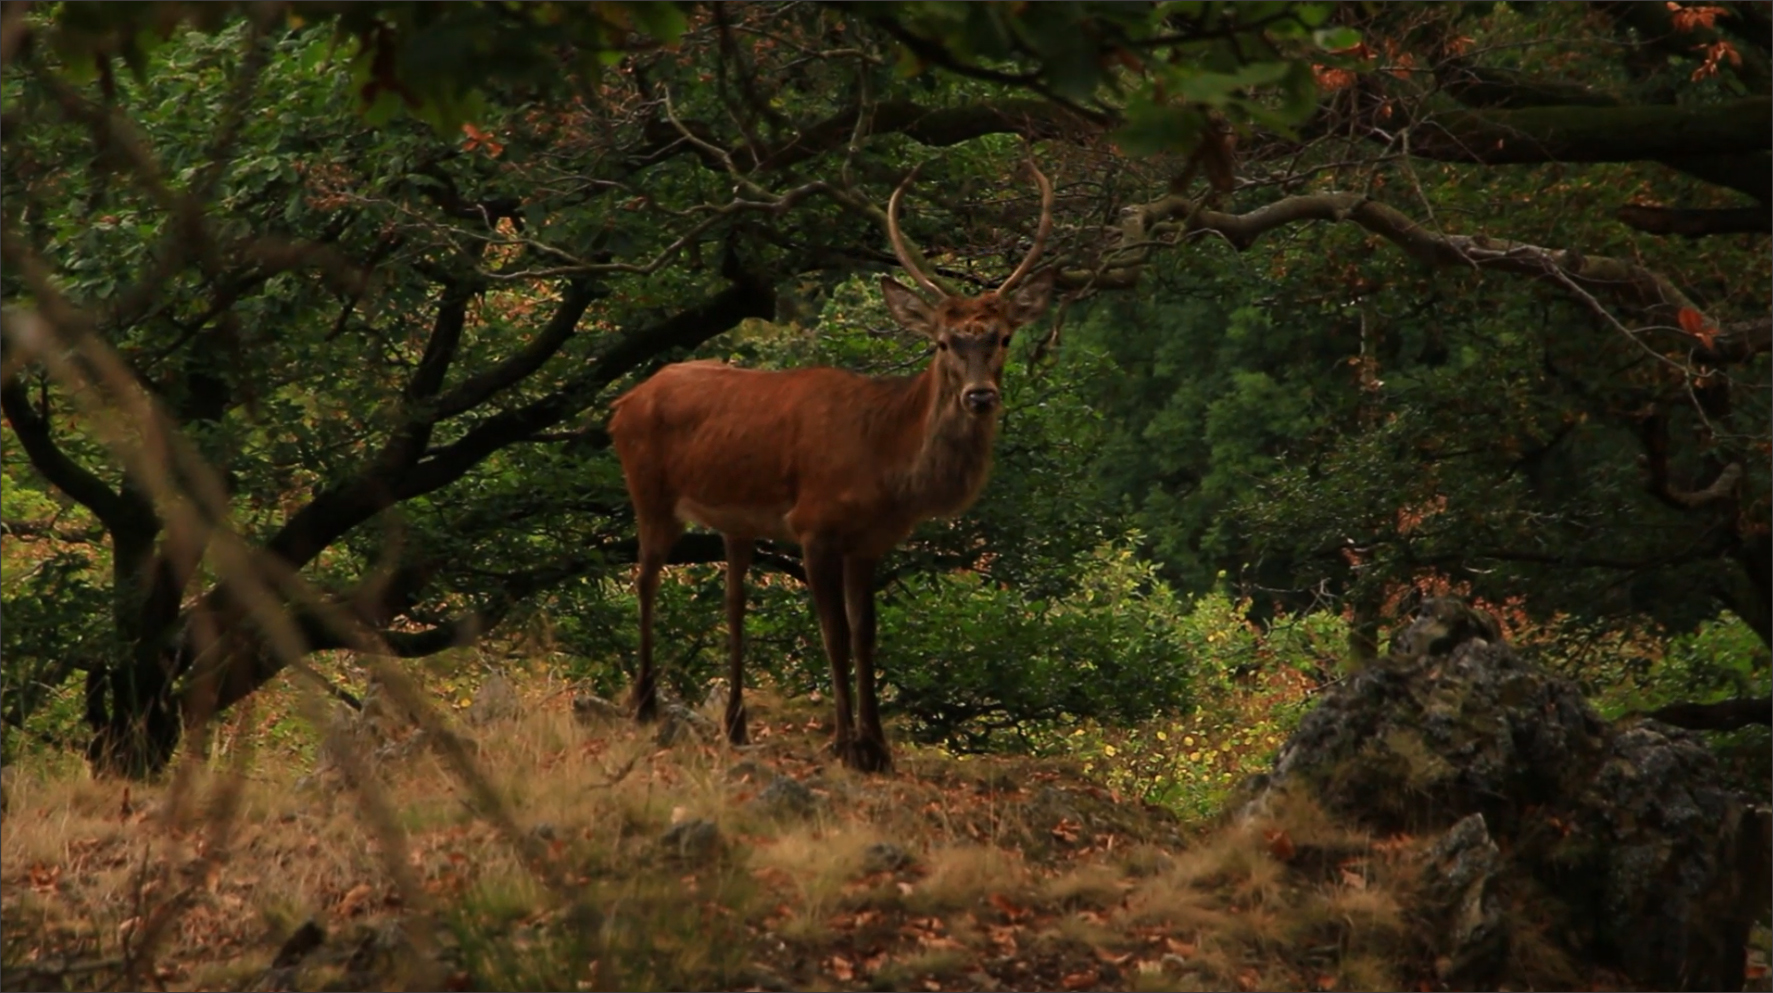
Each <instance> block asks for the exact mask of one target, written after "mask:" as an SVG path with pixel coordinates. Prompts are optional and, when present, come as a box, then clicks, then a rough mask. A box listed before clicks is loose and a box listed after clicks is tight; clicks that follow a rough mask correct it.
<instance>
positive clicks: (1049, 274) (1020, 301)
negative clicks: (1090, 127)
mask: <svg viewBox="0 0 1773 993" xmlns="http://www.w3.org/2000/svg"><path fill="white" fill-rule="evenodd" d="M1028 168H1029V171H1031V172H1033V173H1034V179H1035V182H1037V183H1038V184H1040V227H1039V228H1038V229H1037V230H1036V231H1035V234H1034V245H1033V247H1032V248H1030V249H1029V251H1028V255H1027V257H1025V258H1024V259H1023V260H1022V264H1021V265H1019V266H1017V267H1016V271H1014V272H1012V273H1010V275H1009V278H1008V279H1005V280H1004V281H1003V283H1001V284H1000V285H999V286H998V287H997V289H995V290H991V291H989V292H987V293H983V294H980V295H979V296H976V297H966V296H957V295H955V294H952V293H948V292H946V291H944V290H943V289H942V288H941V287H940V286H938V285H937V284H936V282H935V280H933V279H931V278H930V277H929V275H928V274H926V273H925V272H924V271H923V270H922V269H921V268H920V267H919V266H918V264H917V261H916V258H915V256H914V255H913V254H912V252H911V250H910V248H909V247H908V246H907V244H906V241H905V236H904V234H903V233H902V232H901V231H900V230H899V201H900V199H902V198H903V197H904V195H905V190H906V189H907V188H908V187H909V186H910V185H911V183H912V181H913V180H914V179H916V178H917V170H915V169H913V170H912V172H911V175H909V176H907V177H905V181H904V182H903V183H900V184H899V187H898V189H896V190H894V191H893V196H892V199H891V200H889V201H887V235H888V237H889V238H890V239H891V240H892V243H893V253H894V254H895V255H897V256H898V257H899V265H900V266H902V267H904V269H905V271H906V273H908V274H910V276H911V277H912V279H914V280H916V281H917V284H918V285H919V286H921V287H923V288H924V290H925V291H927V292H928V293H930V294H931V295H932V296H933V297H934V298H935V300H934V302H931V301H930V300H928V299H925V298H924V297H922V296H920V295H918V293H917V292H916V291H915V290H912V289H911V288H910V287H907V286H904V285H902V284H901V283H899V282H898V281H897V280H895V279H893V278H892V277H891V276H882V277H881V280H880V288H881V292H882V293H883V294H885V296H886V304H887V309H888V310H889V311H891V312H892V315H893V319H894V320H896V321H898V322H899V324H900V325H901V326H903V327H904V328H905V329H906V330H909V331H914V332H916V333H918V334H921V335H923V336H925V337H927V338H929V339H930V340H931V341H933V342H935V345H936V357H935V360H934V362H933V363H932V366H931V368H932V369H934V370H935V371H936V374H937V376H938V377H939V379H940V382H941V384H942V390H941V395H942V397H943V398H944V399H945V400H946V399H950V398H952V400H953V401H954V402H957V403H959V404H960V406H961V408H962V409H963V410H964V411H965V412H966V413H968V414H971V415H974V416H981V417H983V416H990V415H993V414H995V413H996V412H997V410H998V407H999V405H1000V403H1001V396H1002V393H1001V383H1002V380H1003V364H1004V359H1005V358H1006V357H1007V355H1008V353H1009V347H1010V339H1011V336H1012V335H1014V334H1015V332H1016V329H1017V328H1019V327H1021V326H1022V325H1024V324H1027V323H1028V322H1029V321H1031V320H1033V319H1034V318H1036V317H1038V316H1040V314H1041V313H1042V312H1043V311H1045V310H1046V309H1047V302H1048V300H1049V299H1050V298H1051V297H1052V293H1053V277H1054V274H1055V273H1054V270H1052V269H1046V270H1043V271H1041V272H1040V273H1038V274H1036V275H1034V276H1032V277H1029V275H1028V273H1029V270H1031V269H1033V268H1034V264H1035V262H1036V261H1037V260H1038V259H1039V258H1040V253H1041V250H1042V249H1043V248H1045V247H1046V241H1047V235H1048V234H1049V233H1050V232H1051V231H1052V229H1053V184H1052V183H1051V182H1049V181H1048V180H1047V177H1046V176H1045V175H1044V174H1042V173H1041V171H1040V169H1038V168H1037V167H1036V166H1035V165H1034V160H1033V159H1030V160H1029V161H1028Z"/></svg>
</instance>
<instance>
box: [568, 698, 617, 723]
mask: <svg viewBox="0 0 1773 993" xmlns="http://www.w3.org/2000/svg"><path fill="white" fill-rule="evenodd" d="M628 716H629V715H628V712H627V711H626V710H624V709H623V708H622V707H621V705H620V704H615V703H611V702H610V701H608V700H605V699H604V698H603V697H600V696H598V695H597V694H595V693H575V694H573V720H575V721H577V722H579V723H580V724H584V725H592V724H606V723H609V722H611V721H618V720H623V719H626V718H627V717H628Z"/></svg>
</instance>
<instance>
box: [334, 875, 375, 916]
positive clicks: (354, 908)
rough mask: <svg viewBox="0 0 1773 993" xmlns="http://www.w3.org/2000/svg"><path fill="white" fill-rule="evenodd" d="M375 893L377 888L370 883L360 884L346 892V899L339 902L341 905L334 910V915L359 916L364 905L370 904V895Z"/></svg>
mask: <svg viewBox="0 0 1773 993" xmlns="http://www.w3.org/2000/svg"><path fill="white" fill-rule="evenodd" d="M374 892H375V887H373V886H371V885H369V884H368V883H358V884H357V885H356V886H353V887H351V889H350V890H349V891H348V892H346V894H345V896H344V898H343V899H341V900H340V901H339V905H338V906H337V907H336V908H334V909H333V913H335V914H337V915H338V916H340V917H355V916H357V914H358V912H360V911H361V910H363V905H364V904H366V903H368V902H369V897H370V894H372V893H374Z"/></svg>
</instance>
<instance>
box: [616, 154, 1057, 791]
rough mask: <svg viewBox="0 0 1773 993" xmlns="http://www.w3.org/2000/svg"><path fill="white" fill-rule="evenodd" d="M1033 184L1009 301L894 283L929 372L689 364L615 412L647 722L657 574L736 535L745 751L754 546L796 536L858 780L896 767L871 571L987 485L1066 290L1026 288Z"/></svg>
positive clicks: (843, 741) (733, 726) (889, 290)
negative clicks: (930, 345) (1009, 404)
mask: <svg viewBox="0 0 1773 993" xmlns="http://www.w3.org/2000/svg"><path fill="white" fill-rule="evenodd" d="M1035 175H1036V178H1037V179H1038V180H1039V182H1040V185H1041V193H1042V220H1041V228H1040V231H1039V233H1038V234H1037V235H1036V238H1035V247H1034V249H1033V250H1032V251H1031V252H1030V253H1029V258H1028V259H1027V260H1026V261H1024V262H1023V264H1022V265H1021V266H1020V267H1019V268H1018V269H1017V270H1016V272H1015V273H1014V274H1012V275H1011V277H1010V278H1009V279H1008V280H1005V283H1004V287H1003V290H1002V291H1001V292H991V293H986V294H983V295H981V296H977V297H956V296H944V297H943V298H942V299H940V300H937V301H936V302H934V303H931V302H929V301H927V300H925V299H923V298H922V297H919V296H918V295H917V294H916V293H914V292H913V291H911V290H909V289H907V288H906V287H904V286H901V285H900V284H899V283H897V282H895V281H893V280H891V279H883V280H882V281H881V289H882V291H883V292H884V293H885V296H886V302H887V307H888V309H889V310H891V311H892V314H893V317H894V319H896V320H897V321H898V322H899V323H900V324H902V325H904V326H905V327H906V328H907V329H909V330H912V331H916V332H919V333H921V334H923V335H925V336H927V337H929V338H930V339H931V340H932V341H933V342H934V343H935V346H936V351H935V354H934V356H933V357H932V358H931V360H930V365H929V367H928V368H926V369H925V370H924V371H923V372H922V373H920V374H919V375H916V376H909V377H897V378H878V379H877V378H871V377H868V376H859V375H856V374H855V373H851V372H845V371H843V370H841V369H831V368H814V369H794V370H789V371H785V372H761V371H756V370H750V369H738V368H734V367H732V366H728V365H726V364H724V363H721V362H708V361H702V362H682V363H678V364H677V365H672V366H667V367H665V368H664V369H661V370H660V371H659V372H658V373H656V374H655V375H654V376H653V377H652V378H651V379H648V380H647V381H646V382H644V383H641V384H640V385H639V386H636V387H635V388H634V389H632V390H630V391H629V392H628V393H627V394H626V395H624V396H623V397H621V398H620V399H618V400H617V401H616V402H615V404H614V406H615V415H614V416H613V417H611V419H610V423H609V431H610V437H611V439H612V440H613V442H614V443H615V448H616V455H617V456H618V457H619V458H620V459H621V460H622V472H623V474H624V476H626V478H627V482H628V494H629V496H630V497H631V498H632V499H633V501H634V517H635V522H636V524H637V525H638V529H639V532H640V556H639V558H640V562H639V568H638V570H637V578H636V580H635V587H636V590H637V592H638V594H639V599H640V675H639V677H638V678H637V679H636V681H635V685H634V703H635V710H636V713H637V716H639V717H640V718H641V719H642V720H648V719H651V718H652V717H654V716H656V714H657V711H658V688H657V674H656V673H655V672H654V669H653V607H654V602H655V600H656V598H657V594H658V586H659V574H660V570H661V569H663V567H664V564H665V559H666V556H667V555H668V554H669V553H670V550H671V545H672V543H673V542H674V541H676V540H677V536H678V535H679V534H681V533H682V531H683V527H684V525H685V524H686V523H692V522H693V523H697V524H701V525H703V526H705V527H710V528H713V529H715V530H717V531H719V532H721V534H722V535H723V536H724V537H725V539H726V552H727V584H726V609H727V639H728V646H729V658H730V661H731V669H730V675H729V681H730V684H731V692H730V694H729V695H728V698H727V710H726V730H727V736H728V738H729V739H730V740H731V741H732V742H733V743H734V744H743V743H744V742H745V741H746V740H747V731H746V727H745V723H746V722H745V708H744V703H743V694H744V678H743V677H744V672H743V661H744V637H745V636H744V619H745V592H744V579H745V573H746V571H747V570H748V569H749V568H750V565H751V557H752V553H753V551H754V543H755V541H756V539H758V538H775V539H781V540H787V541H793V542H797V543H799V545H800V546H801V553H802V559H803V561H804V562H805V564H806V574H807V585H808V586H809V587H810V588H811V590H812V594H813V605H814V607H815V609H816V611H817V613H818V617H819V628H820V634H821V636H822V637H823V640H824V642H825V654H826V656H827V657H828V658H829V659H830V662H831V683H832V693H831V695H832V702H833V704H834V706H835V709H836V712H837V731H836V741H835V743H834V744H835V748H836V750H837V753H838V755H839V757H840V758H841V759H842V760H843V761H844V763H845V764H847V765H850V766H853V767H855V768H859V769H863V770H867V771H880V770H884V769H887V768H888V767H890V765H891V762H892V760H891V756H890V753H889V752H888V750H887V745H886V735H885V733H884V732H883V731H882V730H881V726H880V714H879V707H878V704H877V701H876V699H875V686H874V637H875V630H874V628H875V624H874V567H875V564H876V563H877V562H878V561H879V560H880V558H881V556H883V555H885V554H886V553H887V552H889V551H891V550H892V548H893V546H894V545H896V544H898V543H899V542H900V541H901V540H903V539H904V538H905V536H906V535H908V534H910V533H911V529H912V528H914V527H916V526H917V525H918V524H919V523H920V522H922V521H926V520H929V519H930V518H933V517H949V516H953V515H956V514H959V513H961V512H963V511H965V510H966V509H967V508H968V507H970V506H972V503H973V501H974V500H975V499H977V498H978V495H979V491H980V489H982V488H983V487H984V485H985V478H986V476H987V475H988V474H989V472H990V468H991V445H992V442H993V441H994V440H995V438H996V437H997V418H998V412H999V410H1000V409H1001V406H1002V404H1001V393H1000V390H1001V381H1002V378H1003V364H1004V358H1005V355H1006V354H1007V351H1008V348H1009V343H1010V336H1011V335H1012V334H1013V333H1014V332H1015V330H1016V328H1018V327H1020V326H1021V325H1023V324H1026V323H1027V322H1028V321H1030V320H1032V319H1033V318H1035V317H1036V316H1038V315H1039V314H1040V313H1041V312H1042V311H1044V310H1045V309H1046V306H1047V302H1048V300H1049V299H1050V297H1051V295H1052V289H1053V273H1052V272H1051V271H1048V272H1046V273H1042V274H1041V275H1038V276H1034V277H1030V278H1028V279H1027V280H1026V281H1022V282H1020V283H1019V284H1018V280H1020V279H1021V277H1022V276H1023V275H1024V274H1025V273H1026V272H1027V271H1028V269H1029V268H1030V266H1031V265H1032V263H1033V260H1034V259H1035V257H1037V256H1038V255H1039V252H1040V246H1041V244H1042V242H1044V240H1045V237H1046V233H1047V231H1048V230H1049V229H1050V227H1051V216H1052V215H1051V211H1052V187H1051V186H1050V185H1049V184H1048V183H1047V181H1046V177H1044V176H1041V175H1040V174H1039V171H1038V170H1036V171H1035ZM903 189H904V187H903V186H901V187H900V191H899V192H898V193H895V194H894V195H893V201H892V203H891V204H890V205H889V209H888V212H887V218H888V229H889V234H890V235H891V237H892V240H893V245H894V249H895V251H897V252H898V253H899V257H900V260H901V261H902V262H903V263H904V264H905V265H906V267H907V269H908V271H911V272H912V273H913V275H916V276H918V281H919V282H920V283H922V284H923V285H925V286H926V287H930V288H934V285H935V284H934V283H933V282H931V281H930V280H929V279H928V278H927V277H925V276H923V275H921V274H920V273H918V272H917V271H916V269H915V268H914V267H913V266H912V264H911V261H910V257H909V256H910V253H908V252H907V251H906V250H905V249H904V247H903V242H902V238H901V236H900V234H899V231H898V226H897V220H896V208H897V206H898V198H899V195H900V193H902V192H903ZM1012 285H1015V286H1016V287H1017V288H1016V289H1014V290H1013V291H1012V290H1011V289H1010V287H1011V286H1012ZM852 655H853V656H854V658H855V661H856V697H857V701H856V702H857V703H858V705H859V706H858V707H857V708H854V709H852V707H851V705H850V658H851V656H852ZM852 715H853V716H852Z"/></svg>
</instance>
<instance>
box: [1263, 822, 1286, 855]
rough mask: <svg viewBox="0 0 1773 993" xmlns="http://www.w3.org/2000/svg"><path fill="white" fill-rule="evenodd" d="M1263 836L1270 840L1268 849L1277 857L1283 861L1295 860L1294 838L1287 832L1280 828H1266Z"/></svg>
mask: <svg viewBox="0 0 1773 993" xmlns="http://www.w3.org/2000/svg"><path fill="white" fill-rule="evenodd" d="M1262 837H1263V839H1264V840H1265V841H1267V842H1268V851H1269V853H1270V854H1272V855H1273V856H1274V857H1275V858H1277V859H1280V860H1281V861H1282V862H1291V861H1292V860H1293V854H1294V848H1293V839H1292V838H1290V837H1288V836H1287V832H1285V831H1283V830H1281V829H1280V828H1265V829H1263V831H1262Z"/></svg>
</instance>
